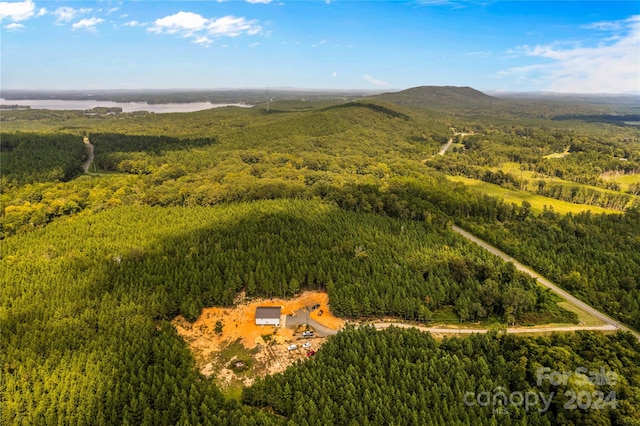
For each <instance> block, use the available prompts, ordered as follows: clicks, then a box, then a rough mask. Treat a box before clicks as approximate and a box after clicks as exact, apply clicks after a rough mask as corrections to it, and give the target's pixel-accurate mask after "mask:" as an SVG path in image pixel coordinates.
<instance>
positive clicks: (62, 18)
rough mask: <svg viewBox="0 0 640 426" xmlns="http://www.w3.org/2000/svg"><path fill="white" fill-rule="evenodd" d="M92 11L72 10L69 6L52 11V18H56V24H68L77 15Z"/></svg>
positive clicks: (84, 9) (88, 9)
mask: <svg viewBox="0 0 640 426" xmlns="http://www.w3.org/2000/svg"><path fill="white" fill-rule="evenodd" d="M91 11H92V9H90V8H86V7H83V8H82V9H74V8H72V7H69V6H62V7H59V8H57V9H56V10H54V11H53V16H55V17H56V23H57V24H60V23H63V22H69V21H71V20H73V18H75V17H76V16H77V15H82V14H85V13H89V12H91Z"/></svg>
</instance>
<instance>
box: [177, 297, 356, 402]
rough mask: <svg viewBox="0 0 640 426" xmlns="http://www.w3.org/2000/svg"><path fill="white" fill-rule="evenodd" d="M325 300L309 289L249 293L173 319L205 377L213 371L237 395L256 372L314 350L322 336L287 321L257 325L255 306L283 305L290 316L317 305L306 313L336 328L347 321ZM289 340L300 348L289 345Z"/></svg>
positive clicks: (270, 371)
mask: <svg viewBox="0 0 640 426" xmlns="http://www.w3.org/2000/svg"><path fill="white" fill-rule="evenodd" d="M241 299H242V296H241ZM328 302H329V297H328V295H327V294H326V293H321V292H312V291H308V292H304V293H302V294H301V295H300V296H298V297H296V298H295V299H289V300H284V299H275V298H274V299H252V300H251V301H248V302H246V303H245V302H240V303H238V304H237V305H236V306H235V307H227V308H223V307H211V308H205V309H203V311H202V314H201V315H200V317H199V318H198V319H197V320H196V321H195V322H194V323H189V322H188V321H186V320H185V319H184V318H183V317H182V316H178V317H176V318H175V319H174V320H173V325H174V327H175V328H176V330H177V331H178V334H179V335H180V336H181V337H182V338H183V339H184V340H185V341H186V342H187V344H188V345H189V348H190V349H191V352H192V353H193V354H194V357H195V359H196V363H197V366H198V369H199V370H200V372H201V373H202V374H203V375H205V376H207V377H210V376H212V375H216V377H217V379H218V380H217V381H218V383H219V385H220V386H221V387H222V388H223V389H226V390H227V391H228V393H229V394H231V395H236V394H239V392H240V389H241V387H242V386H248V385H250V384H251V383H253V380H254V379H255V378H256V377H261V376H264V375H266V374H274V373H278V372H281V371H284V370H285V369H286V368H287V367H288V366H289V365H291V364H293V363H294V362H295V361H296V360H299V359H303V358H305V357H306V355H307V352H308V351H309V350H314V351H316V350H318V348H319V347H320V346H322V344H323V343H324V341H325V339H326V338H325V337H320V336H317V335H316V336H314V337H311V338H303V337H302V333H301V332H300V331H301V330H294V329H290V328H288V327H286V326H285V327H273V326H261V325H256V324H255V312H256V308H257V307H258V306H282V308H283V309H282V314H283V317H287V318H288V315H289V314H293V313H294V312H296V311H298V310H301V309H304V308H305V307H309V308H311V307H312V306H315V305H320V306H319V307H317V308H316V309H314V310H313V311H311V312H310V313H309V319H312V320H315V321H317V322H318V323H319V324H321V325H322V326H324V327H327V328H330V329H332V330H339V329H341V328H342V327H343V326H344V323H345V322H344V320H341V319H340V318H337V317H335V316H333V315H332V314H331V311H330V310H329V304H328ZM320 311H322V313H321V314H320ZM216 324H218V327H217V329H218V330H216ZM220 326H221V328H222V329H221V330H220ZM302 327H304V326H302ZM305 342H308V343H311V347H310V348H302V344H303V343H305ZM291 344H296V345H297V346H298V348H297V349H295V350H287V347H288V346H289V345H291Z"/></svg>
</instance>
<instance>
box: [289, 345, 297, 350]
mask: <svg viewBox="0 0 640 426" xmlns="http://www.w3.org/2000/svg"><path fill="white" fill-rule="evenodd" d="M296 349H298V345H289V346H287V350H288V351H293V350H296Z"/></svg>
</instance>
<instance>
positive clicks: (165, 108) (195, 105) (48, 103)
mask: <svg viewBox="0 0 640 426" xmlns="http://www.w3.org/2000/svg"><path fill="white" fill-rule="evenodd" d="M0 105H24V106H30V107H31V109H51V110H80V111H85V110H88V109H92V108H96V107H105V108H114V107H119V108H122V112H134V111H148V112H155V113H158V114H162V113H169V112H194V111H202V110H205V109H211V108H220V107H226V106H237V107H243V108H250V107H251V106H252V105H245V104H212V103H211V102H190V103H179V104H149V103H146V102H111V101H91V100H81V101H67V100H61V99H15V100H14V99H10V100H6V99H3V98H0Z"/></svg>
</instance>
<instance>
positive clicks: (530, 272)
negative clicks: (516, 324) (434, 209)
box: [451, 226, 640, 340]
mask: <svg viewBox="0 0 640 426" xmlns="http://www.w3.org/2000/svg"><path fill="white" fill-rule="evenodd" d="M451 229H452V230H453V231H455V232H457V233H458V234H460V235H462V236H463V237H465V238H466V239H468V240H469V241H472V242H474V243H476V244H478V245H479V246H480V247H482V248H484V249H486V250H488V251H490V252H491V253H493V254H495V255H496V256H499V257H501V258H502V259H503V260H505V261H507V262H512V263H513V265H514V266H515V267H516V269H518V270H519V271H522V272H524V273H525V274H528V275H530V276H532V277H533V278H535V279H536V280H538V282H539V283H540V284H542V285H543V286H545V287H547V288H549V289H551V291H553V292H554V293H556V294H558V295H559V296H560V297H562V298H564V299H566V300H567V301H568V302H570V303H571V304H573V305H574V306H577V307H578V308H580V309H582V310H583V311H586V312H588V313H590V314H591V315H593V316H594V317H596V318H598V319H600V320H602V321H604V322H605V323H607V325H609V326H611V327H613V329H614V330H615V329H618V330H623V331H630V332H631V333H632V334H633V335H634V336H636V338H638V340H640V333H637V332H635V331H633V330H630V329H629V328H628V327H626V326H625V325H624V324H621V323H620V322H618V321H616V320H615V319H613V318H611V317H610V316H608V315H606V314H604V313H602V312H600V311H599V310H597V309H595V308H593V307H591V306H589V305H587V304H586V303H584V302H583V301H581V300H580V299H577V298H576V297H574V296H572V295H571V294H570V293H568V292H566V291H565V290H563V289H561V288H560V287H558V286H557V285H555V284H554V283H552V282H551V281H549V280H548V279H546V278H545V277H543V276H542V275H540V274H538V273H537V272H535V271H533V270H532V269H530V268H528V267H527V266H525V265H523V264H522V263H520V262H518V261H517V260H515V259H514V258H512V257H511V256H509V255H508V254H507V253H505V252H503V251H501V250H499V249H497V248H496V247H494V246H492V245H491V244H489V243H487V242H486V241H483V240H481V239H480V238H478V237H476V236H474V235H473V234H470V233H469V232H467V231H465V230H463V229H461V228H459V227H457V226H452V227H451ZM565 329H566V328H565ZM579 329H581V330H588V329H589V328H579Z"/></svg>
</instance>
